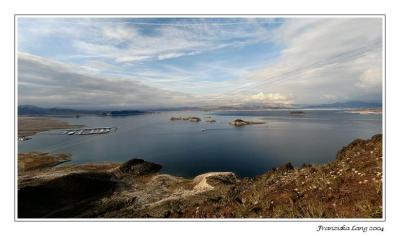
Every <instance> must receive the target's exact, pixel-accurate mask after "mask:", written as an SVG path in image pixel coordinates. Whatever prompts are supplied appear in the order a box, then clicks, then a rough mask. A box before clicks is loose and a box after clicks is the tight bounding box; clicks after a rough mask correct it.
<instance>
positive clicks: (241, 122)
mask: <svg viewBox="0 0 400 236" xmlns="http://www.w3.org/2000/svg"><path fill="white" fill-rule="evenodd" d="M229 124H230V125H233V126H236V127H239V126H244V125H257V124H265V122H263V121H247V120H242V119H236V120H233V121H231V122H229Z"/></svg>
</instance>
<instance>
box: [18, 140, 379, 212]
mask: <svg viewBox="0 0 400 236" xmlns="http://www.w3.org/2000/svg"><path fill="white" fill-rule="evenodd" d="M38 155H39V154H35V155H31V157H32V158H37V157H38ZM46 155H48V154H46ZM46 155H45V156H46ZM20 157H21V158H24V157H23V156H19V158H20ZM159 169H160V166H159V165H157V164H154V163H148V162H145V161H142V160H132V161H129V162H126V163H124V164H122V165H119V164H111V163H110V164H85V165H63V166H56V167H49V168H44V169H41V170H40V172H34V174H32V172H31V171H25V172H22V174H21V175H20V176H19V179H18V181H19V188H20V191H21V190H23V189H26V188H27V187H29V188H34V189H30V190H29V191H28V192H27V191H25V190H23V191H24V193H25V195H24V196H25V198H23V199H19V205H20V204H22V205H24V206H28V205H27V204H26V202H25V203H24V202H20V201H25V200H26V201H27V199H29V194H31V193H35V194H40V193H42V190H41V189H42V188H44V189H47V190H48V191H50V192H48V191H47V190H46V191H47V192H46V194H54V196H58V195H57V194H56V193H51V191H53V190H52V189H57V188H53V187H54V183H56V182H57V183H64V182H65V181H67V182H68V183H70V181H71V180H75V179H77V178H76V177H74V178H72V177H69V176H70V175H71V174H74V173H89V174H88V175H79V178H78V179H80V180H79V181H81V179H82V178H83V179H84V181H85V182H88V181H89V182H90V181H97V177H96V176H97V175H92V174H90V173H107V176H110V177H107V183H108V184H109V185H110V186H113V187H112V188H110V189H107V194H103V190H102V191H100V192H101V193H102V195H101V196H100V197H96V198H93V196H92V195H90V194H89V193H85V195H82V197H83V196H86V194H88V196H90V197H91V198H90V199H83V200H82V198H79V199H78V200H79V202H80V203H79V204H76V203H73V204H71V205H68V202H65V201H64V203H63V204H64V205H60V206H59V207H62V208H61V209H58V210H56V211H55V209H54V204H53V205H50V206H49V212H56V214H55V215H52V214H49V212H47V211H46V204H47V203H43V202H41V201H39V200H38V201H37V202H30V203H29V209H32V208H35V207H37V209H36V208H35V209H34V210H35V212H39V213H40V212H42V213H40V214H39V213H37V214H38V215H35V217H43V216H46V217H55V216H58V217H130V218H131V217H146V218H148V217H174V218H181V217H184V218H192V217H193V218H227V217H228V218H242V217H246V218H260V217H262V218H381V217H382V135H375V136H373V137H372V138H371V139H370V140H360V139H357V140H355V141H353V142H352V143H351V144H349V145H347V146H346V147H344V148H343V149H342V150H340V151H339V152H338V154H337V158H336V160H335V161H333V162H331V163H328V164H325V165H320V166H311V165H303V167H301V168H294V167H293V166H292V165H291V164H290V163H288V164H286V165H284V166H282V167H280V168H276V169H274V170H272V171H269V172H267V173H265V174H262V175H260V176H257V177H255V178H244V179H240V178H238V177H236V176H235V175H234V174H233V173H230V172H220V173H209V174H203V175H200V176H197V177H196V178H194V179H192V180H191V179H185V178H180V177H175V176H171V175H166V174H158V173H155V172H156V171H158V170H159ZM38 173H40V175H38ZM100 177H101V179H99V180H98V181H104V180H103V179H104V178H103V176H100ZM64 178H67V179H66V180H65V181H64V180H63V179H64ZM87 178H89V179H87ZM93 178H94V179H93ZM53 180H54V181H53ZM55 180H57V181H55ZM110 181H111V182H113V183H110ZM96 183H97V182H96ZM48 184H49V185H48ZM35 186H37V187H39V188H40V189H35V188H36V187H35ZM40 186H43V187H40ZM46 186H53V187H51V188H48V187H46ZM68 186H70V188H74V186H75V184H69V185H68ZM49 189H50V190H49ZM95 190H96V191H97V189H95ZM57 191H59V190H57ZM68 191H69V192H70V191H75V190H68ZM77 191H78V192H79V191H80V190H79V189H78V190H77ZM110 191H111V192H110ZM79 193H80V192H79ZM104 193H105V192H104ZM26 194H28V195H26ZM35 199H41V198H40V197H38V196H36V195H35ZM82 201H83V202H85V204H84V205H82V204H81V202H82ZM35 204H38V205H35ZM57 206H58V205H57ZM62 209H68V210H67V211H64V210H62ZM50 210H51V211H50ZM43 212H45V213H43ZM41 214H42V215H41Z"/></svg>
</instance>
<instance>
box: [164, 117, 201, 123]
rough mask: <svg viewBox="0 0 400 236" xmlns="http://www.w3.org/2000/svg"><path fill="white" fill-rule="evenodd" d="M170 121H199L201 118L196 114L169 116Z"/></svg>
mask: <svg viewBox="0 0 400 236" xmlns="http://www.w3.org/2000/svg"><path fill="white" fill-rule="evenodd" d="M170 120H171V121H176V120H186V121H190V122H200V121H201V119H200V118H199V117H196V116H188V117H174V116H173V117H171V118H170Z"/></svg>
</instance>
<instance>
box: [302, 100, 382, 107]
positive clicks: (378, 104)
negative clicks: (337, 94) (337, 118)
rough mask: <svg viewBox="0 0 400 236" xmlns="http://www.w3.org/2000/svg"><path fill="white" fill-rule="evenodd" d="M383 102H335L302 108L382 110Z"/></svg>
mask: <svg viewBox="0 0 400 236" xmlns="http://www.w3.org/2000/svg"><path fill="white" fill-rule="evenodd" d="M381 107H382V102H361V101H349V102H335V103H328V104H317V105H303V106H301V108H339V109H341V108H342V109H346V108H381Z"/></svg>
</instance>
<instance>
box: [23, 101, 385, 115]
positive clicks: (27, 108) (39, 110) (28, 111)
mask: <svg viewBox="0 0 400 236" xmlns="http://www.w3.org/2000/svg"><path fill="white" fill-rule="evenodd" d="M381 107H382V103H381V102H362V101H349V102H336V103H329V104H314V105H291V106H288V105H276V106H273V105H260V104H257V105H254V104H252V105H249V104H246V105H245V104H243V105H234V106H219V107H212V106H210V107H179V108H161V109H151V110H81V109H68V108H43V107H38V106H32V105H20V106H18V115H25V116H81V115H99V116H131V115H140V114H145V113H151V112H158V111H182V110H205V111H212V110H262V109H288V108H289V109H290V108H294V109H296V108H297V109H311V108H312V109H318V108H320V109H351V108H353V109H362V108H381Z"/></svg>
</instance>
